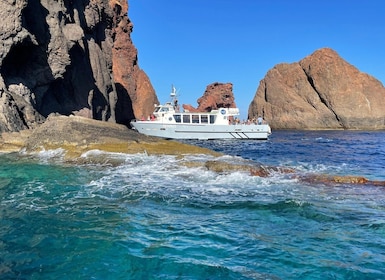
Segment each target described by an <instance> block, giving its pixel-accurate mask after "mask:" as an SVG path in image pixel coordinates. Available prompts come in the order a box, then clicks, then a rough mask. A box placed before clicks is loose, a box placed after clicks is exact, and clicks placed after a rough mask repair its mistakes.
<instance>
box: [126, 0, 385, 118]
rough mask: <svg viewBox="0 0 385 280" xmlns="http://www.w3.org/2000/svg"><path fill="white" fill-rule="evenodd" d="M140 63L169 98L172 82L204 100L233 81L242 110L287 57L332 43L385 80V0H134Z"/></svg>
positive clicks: (182, 98)
mask: <svg viewBox="0 0 385 280" xmlns="http://www.w3.org/2000/svg"><path fill="white" fill-rule="evenodd" d="M128 4H129V9H128V17H129V18H130V20H131V21H132V23H133V26H134V28H133V32H132V34H131V38H132V41H133V44H134V45H135V47H136V48H137V50H138V63H139V67H140V68H141V69H143V70H144V71H145V72H146V74H147V75H148V76H149V78H150V81H151V84H152V86H153V87H154V89H155V92H156V95H157V97H158V99H159V101H160V102H161V103H164V102H166V101H169V94H170V91H171V86H172V85H174V86H175V87H176V89H177V91H178V95H179V103H180V104H190V105H192V106H194V107H197V106H198V104H197V100H198V98H200V97H201V96H202V95H203V93H204V91H205V89H206V87H207V85H209V84H211V83H214V82H220V83H232V84H233V93H234V97H235V103H236V104H237V106H238V107H239V108H240V111H241V118H246V117H247V111H248V108H249V105H250V103H251V101H252V100H253V98H254V96H255V94H256V91H257V88H258V85H259V82H260V81H261V80H262V79H263V78H264V76H265V75H266V73H267V72H268V71H269V70H270V69H272V68H273V67H274V66H275V65H277V64H279V63H293V62H298V61H300V60H301V59H303V58H304V57H306V56H308V55H310V54H312V53H313V52H314V51H316V50H318V49H321V48H324V47H328V48H332V49H333V50H335V51H336V52H337V53H338V54H339V55H340V56H341V57H342V58H343V59H345V60H346V61H347V62H349V63H350V64H352V65H354V66H355V67H357V68H358V69H359V70H360V71H362V72H365V73H368V74H369V75H372V76H374V77H375V78H376V79H378V80H379V81H380V82H382V84H385V1H383V0H366V1H360V0H323V1H315V0H314V1H312V0H307V1H303V0H291V1H289V0H238V1H233V0H128Z"/></svg>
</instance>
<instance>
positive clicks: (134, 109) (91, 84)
mask: <svg viewBox="0 0 385 280" xmlns="http://www.w3.org/2000/svg"><path fill="white" fill-rule="evenodd" d="M127 11H128V4H127V1H125V0H121V1H120V0H73V1H68V0H58V1H50V0H40V1H39V0H29V1H28V0H17V1H16V0H7V1H1V2H0V16H1V19H2V24H1V25H0V39H1V45H0V132H3V131H19V130H23V129H27V128H35V127H36V126H37V125H38V124H40V123H42V122H43V121H44V120H45V118H46V117H47V116H48V115H49V114H51V113H59V114H63V115H70V114H75V115H82V116H87V117H90V118H94V119H99V120H105V121H107V120H108V121H112V122H118V123H122V124H128V123H129V121H130V120H131V119H132V118H133V117H134V115H140V114H142V113H143V111H144V112H145V113H146V114H147V110H148V108H152V106H153V104H154V103H157V98H156V96H155V92H154V89H153V88H152V86H151V83H150V81H149V79H148V77H147V76H146V74H145V73H144V72H143V71H142V70H141V69H140V68H139V66H138V59H137V51H136V49H135V47H134V46H133V44H132V42H131V39H130V34H131V32H132V24H131V22H130V20H129V19H128V17H127Z"/></svg>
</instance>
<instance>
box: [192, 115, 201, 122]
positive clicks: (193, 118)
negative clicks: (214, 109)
mask: <svg viewBox="0 0 385 280" xmlns="http://www.w3.org/2000/svg"><path fill="white" fill-rule="evenodd" d="M191 117H192V123H199V115H192V116H191Z"/></svg>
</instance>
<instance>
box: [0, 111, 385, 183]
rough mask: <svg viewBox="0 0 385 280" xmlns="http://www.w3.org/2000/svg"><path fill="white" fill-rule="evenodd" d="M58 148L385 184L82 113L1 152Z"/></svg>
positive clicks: (69, 158) (10, 137)
mask: <svg viewBox="0 0 385 280" xmlns="http://www.w3.org/2000/svg"><path fill="white" fill-rule="evenodd" d="M55 149H63V150H64V151H65V155H64V160H65V161H66V162H70V163H74V164H78V163H84V161H85V159H84V158H81V155H82V154H84V153H86V152H89V151H92V150H100V151H105V152H116V153H126V154H136V153H145V154H147V155H175V156H178V157H183V156H185V155H189V154H197V155H198V154H204V155H211V156H212V157H213V159H212V160H208V161H202V162H201V161H198V162H196V161H194V162H186V161H184V162H183V164H184V165H186V166H188V167H202V168H206V169H207V170H211V171H213V172H216V173H223V174H225V173H231V172H239V171H241V172H247V173H248V174H249V175H251V176H259V177H269V176H271V175H272V174H275V173H277V172H278V173H281V174H283V175H285V176H288V177H290V178H296V179H298V180H301V181H304V182H308V183H312V184H330V185H341V184H347V185H351V184H355V185H357V184H358V185H375V186H385V182H383V181H370V180H368V179H366V178H364V177H361V176H355V175H353V176H333V175H330V174H318V175H306V174H305V175H303V174H299V173H298V172H297V171H296V170H294V169H291V168H282V167H275V166H264V165H262V164H258V163H255V162H250V161H247V160H245V161H243V162H237V163H228V162H224V161H222V160H220V159H219V158H220V156H222V155H223V154H221V153H218V152H215V151H212V150H210V149H206V148H201V147H197V146H194V145H188V144H184V143H180V142H178V141H171V140H165V139H161V138H157V137H149V136H146V135H142V134H140V133H138V132H136V131H133V130H131V129H129V128H127V127H126V126H124V125H119V124H116V123H108V122H102V121H97V120H93V119H89V118H84V117H79V116H68V117H67V116H62V115H54V114H52V115H50V116H49V117H48V118H47V120H46V122H45V123H43V124H42V125H40V126H39V127H37V128H35V129H29V130H22V131H20V132H8V133H5V132H4V133H2V134H1V137H0V152H2V153H18V152H24V153H26V154H31V153H36V152H39V151H42V150H55ZM93 160H95V159H93ZM103 163H104V162H103Z"/></svg>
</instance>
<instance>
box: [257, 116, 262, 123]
mask: <svg viewBox="0 0 385 280" xmlns="http://www.w3.org/2000/svg"><path fill="white" fill-rule="evenodd" d="M257 122H258V124H262V123H263V118H262V117H261V116H259V117H258V119H257Z"/></svg>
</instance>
